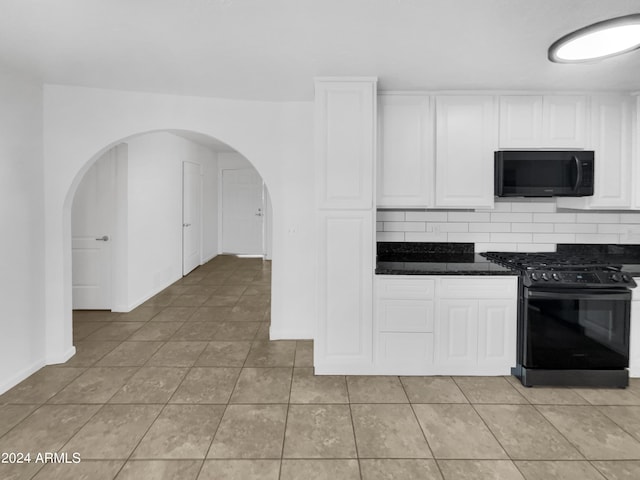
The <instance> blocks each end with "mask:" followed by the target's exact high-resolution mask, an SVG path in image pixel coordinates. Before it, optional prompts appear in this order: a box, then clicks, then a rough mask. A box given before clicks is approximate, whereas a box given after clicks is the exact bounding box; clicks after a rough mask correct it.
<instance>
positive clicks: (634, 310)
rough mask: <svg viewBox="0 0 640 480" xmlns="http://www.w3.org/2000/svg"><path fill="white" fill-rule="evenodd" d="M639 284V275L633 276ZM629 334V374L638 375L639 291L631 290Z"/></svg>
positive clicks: (639, 354) (639, 374) (639, 336)
mask: <svg viewBox="0 0 640 480" xmlns="http://www.w3.org/2000/svg"><path fill="white" fill-rule="evenodd" d="M634 280H635V281H636V283H637V284H638V285H640V277H638V278H634ZM631 292H632V293H631V295H632V297H631V334H630V340H629V376H630V377H635V378H638V377H640V291H639V290H638V288H634V289H633V290H632V291H631Z"/></svg>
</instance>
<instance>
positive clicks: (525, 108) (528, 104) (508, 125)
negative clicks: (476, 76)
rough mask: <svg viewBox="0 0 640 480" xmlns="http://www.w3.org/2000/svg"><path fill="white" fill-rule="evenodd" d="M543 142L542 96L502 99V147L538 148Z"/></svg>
mask: <svg viewBox="0 0 640 480" xmlns="http://www.w3.org/2000/svg"><path fill="white" fill-rule="evenodd" d="M541 142H542V96H540V95H509V96H503V97H500V147H501V148H527V147H538V146H539V145H540V144H541Z"/></svg>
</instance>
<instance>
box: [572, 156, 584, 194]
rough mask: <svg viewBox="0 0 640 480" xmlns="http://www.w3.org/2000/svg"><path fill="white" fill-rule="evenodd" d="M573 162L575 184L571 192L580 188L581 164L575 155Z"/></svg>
mask: <svg viewBox="0 0 640 480" xmlns="http://www.w3.org/2000/svg"><path fill="white" fill-rule="evenodd" d="M573 161H574V162H575V164H576V183H575V185H574V186H573V191H574V192H577V191H578V189H579V188H580V187H581V186H582V162H581V161H580V159H579V158H578V156H577V155H574V156H573Z"/></svg>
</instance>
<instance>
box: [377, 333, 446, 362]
mask: <svg viewBox="0 0 640 480" xmlns="http://www.w3.org/2000/svg"><path fill="white" fill-rule="evenodd" d="M378 357H379V360H380V361H381V362H421V363H422V364H425V365H430V364H432V363H433V334H432V333H381V334H379V337H378Z"/></svg>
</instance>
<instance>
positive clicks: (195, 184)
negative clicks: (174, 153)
mask: <svg viewBox="0 0 640 480" xmlns="http://www.w3.org/2000/svg"><path fill="white" fill-rule="evenodd" d="M201 205H202V188H201V178H200V165H198V164H197V163H192V162H182V274H183V275H186V274H188V273H189V272H190V271H191V270H193V269H194V268H196V267H197V266H198V265H200V257H201V251H200V250H201V229H202V225H201V220H200V218H201V215H200V209H201Z"/></svg>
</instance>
